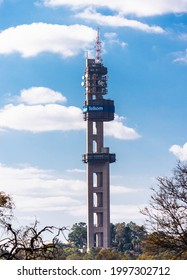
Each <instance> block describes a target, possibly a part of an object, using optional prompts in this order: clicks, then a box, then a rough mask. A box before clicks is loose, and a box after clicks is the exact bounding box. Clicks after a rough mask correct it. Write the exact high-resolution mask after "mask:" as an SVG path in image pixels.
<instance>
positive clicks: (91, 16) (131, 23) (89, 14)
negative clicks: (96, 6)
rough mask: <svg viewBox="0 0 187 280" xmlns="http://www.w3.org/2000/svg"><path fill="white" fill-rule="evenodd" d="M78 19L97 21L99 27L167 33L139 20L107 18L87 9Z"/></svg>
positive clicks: (115, 16)
mask: <svg viewBox="0 0 187 280" xmlns="http://www.w3.org/2000/svg"><path fill="white" fill-rule="evenodd" d="M76 17H78V18H82V19H86V20H89V21H95V22H97V24H99V25H107V26H112V27H129V28H133V29H137V30H141V31H144V32H148V33H164V32H165V31H164V30H163V29H162V28H161V27H159V26H149V25H148V24H145V23H142V22H140V21H137V20H132V19H127V18H124V17H123V16H121V15H112V16H109V15H107V16H105V15H102V14H100V13H97V12H95V11H94V10H92V9H86V10H85V11H83V12H80V13H78V14H77V15H76Z"/></svg>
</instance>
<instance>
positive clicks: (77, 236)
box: [68, 222, 87, 249]
mask: <svg viewBox="0 0 187 280" xmlns="http://www.w3.org/2000/svg"><path fill="white" fill-rule="evenodd" d="M68 239H69V241H70V242H71V243H72V244H73V246H75V247H77V248H79V249H83V248H85V247H86V245H87V225H86V223H83V222H80V223H78V224H77V223H76V224H74V225H73V226H72V228H71V232H70V233H69V235H68Z"/></svg>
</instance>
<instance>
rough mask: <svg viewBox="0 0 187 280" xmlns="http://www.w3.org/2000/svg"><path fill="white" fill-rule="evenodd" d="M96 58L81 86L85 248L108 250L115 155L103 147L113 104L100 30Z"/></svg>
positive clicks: (85, 72) (90, 62) (85, 73)
mask: <svg viewBox="0 0 187 280" xmlns="http://www.w3.org/2000/svg"><path fill="white" fill-rule="evenodd" d="M95 49H96V57H95V59H90V58H88V57H87V58H86V68H85V71H84V76H83V80H84V81H83V83H82V85H83V86H84V87H85V95H86V100H85V102H84V106H83V116H84V120H85V121H86V154H83V156H82V160H83V162H84V163H86V166H87V170H86V176H87V209H88V213H87V220H88V222H87V225H88V226H87V232H88V233H87V244H88V245H87V247H88V250H89V249H90V248H93V247H98V248H108V247H110V169H109V165H110V163H112V162H115V161H116V155H115V154H113V153H110V152H109V148H108V147H104V135H103V133H104V128H103V124H104V122H108V121H112V120H113V119H114V111H115V108H114V101H113V100H111V99H105V98H104V96H105V95H106V94H107V93H108V90H107V80H108V76H107V68H106V67H105V66H104V65H103V63H102V58H101V41H100V35H99V30H98V32H97V38H96V46H95Z"/></svg>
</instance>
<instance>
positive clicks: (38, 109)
mask: <svg viewBox="0 0 187 280" xmlns="http://www.w3.org/2000/svg"><path fill="white" fill-rule="evenodd" d="M17 100H18V101H20V102H22V103H20V104H17V105H14V104H7V105H6V106H4V107H3V108H0V129H1V130H8V129H13V130H18V131H28V132H33V133H41V132H49V131H75V130H76V131H77V130H85V122H84V121H83V116H82V110H81V109H80V108H78V107H75V106H64V105H61V104H53V103H52V102H59V101H66V98H65V97H64V96H63V95H62V94H61V93H59V92H55V91H53V90H52V89H49V88H45V87H39V88H37V87H31V88H29V89H24V90H22V91H21V93H20V96H19V97H18V98H17ZM39 101H40V102H39ZM48 102H50V103H48ZM123 121H124V118H123V117H119V116H118V115H116V116H115V120H114V121H112V122H110V123H106V124H105V135H106V136H111V137H114V138H117V139H123V140H133V139H137V138H139V137H140V136H139V134H138V133H137V132H136V131H135V130H134V129H133V128H129V127H127V126H125V125H124V124H123Z"/></svg>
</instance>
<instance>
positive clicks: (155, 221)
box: [141, 162, 187, 259]
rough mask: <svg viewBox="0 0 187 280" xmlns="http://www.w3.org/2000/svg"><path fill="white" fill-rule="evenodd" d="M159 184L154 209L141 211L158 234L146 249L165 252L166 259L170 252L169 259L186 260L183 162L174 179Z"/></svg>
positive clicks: (186, 168)
mask: <svg viewBox="0 0 187 280" xmlns="http://www.w3.org/2000/svg"><path fill="white" fill-rule="evenodd" d="M157 181H158V188H157V189H154V188H153V189H152V190H153V195H152V196H151V202H150V206H149V207H147V208H145V209H144V210H142V211H141V212H142V213H143V214H144V215H146V217H147V221H148V223H149V224H150V225H151V228H152V231H153V233H154V234H152V235H150V236H149V238H148V240H147V246H146V247H145V249H146V250H148V251H149V247H152V248H153V245H154V246H155V247H156V248H157V252H155V254H157V255H158V254H159V252H158V249H159V250H160V252H163V250H164V254H165V256H166V252H168V258H171V255H173V256H175V258H179V259H180V258H184V256H186V255H187V164H182V163H181V162H179V163H178V164H177V166H176V168H175V169H174V170H173V173H172V176H171V177H170V178H168V177H158V178H157ZM150 251H151V249H150ZM153 253H154V252H153V250H152V254H153ZM171 253H173V254H171Z"/></svg>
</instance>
